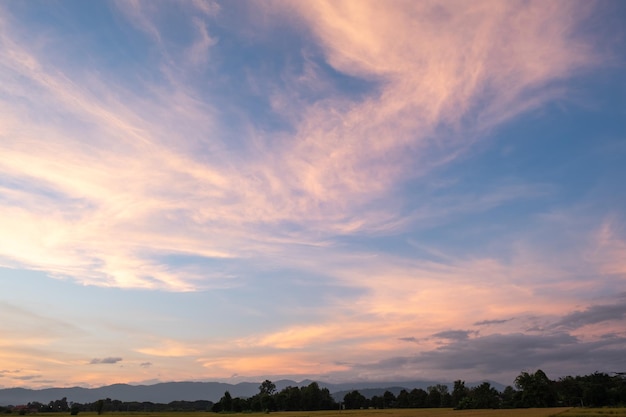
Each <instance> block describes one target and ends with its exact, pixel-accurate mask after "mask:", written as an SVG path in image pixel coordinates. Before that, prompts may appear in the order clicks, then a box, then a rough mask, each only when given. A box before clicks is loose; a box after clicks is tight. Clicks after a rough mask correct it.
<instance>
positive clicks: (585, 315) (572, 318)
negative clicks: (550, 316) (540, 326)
mask: <svg viewBox="0 0 626 417" xmlns="http://www.w3.org/2000/svg"><path fill="white" fill-rule="evenodd" d="M625 319H626V300H623V301H621V302H619V303H616V304H608V305H606V304H605V305H594V306H590V307H588V308H587V309H585V310H582V311H574V312H572V313H570V314H567V315H566V316H563V317H562V318H561V320H559V321H558V322H556V323H554V324H553V326H552V328H559V327H562V328H565V329H579V328H581V327H583V326H586V325H589V324H596V323H602V322H605V321H614V320H625Z"/></svg>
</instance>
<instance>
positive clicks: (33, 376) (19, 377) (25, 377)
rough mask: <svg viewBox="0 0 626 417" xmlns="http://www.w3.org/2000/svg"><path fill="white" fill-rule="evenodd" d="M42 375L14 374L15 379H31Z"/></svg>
mask: <svg viewBox="0 0 626 417" xmlns="http://www.w3.org/2000/svg"><path fill="white" fill-rule="evenodd" d="M41 377H42V375H24V376H14V377H13V379H19V380H20V381H31V380H33V379H38V378H41Z"/></svg>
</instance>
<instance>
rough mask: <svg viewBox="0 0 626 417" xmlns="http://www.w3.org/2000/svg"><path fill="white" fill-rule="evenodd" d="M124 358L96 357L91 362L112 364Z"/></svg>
mask: <svg viewBox="0 0 626 417" xmlns="http://www.w3.org/2000/svg"><path fill="white" fill-rule="evenodd" d="M121 360H122V358H114V357H109V358H102V359H99V358H94V359H92V360H91V362H89V363H90V364H92V365H93V364H97V363H104V364H112V363H118V362H120V361H121Z"/></svg>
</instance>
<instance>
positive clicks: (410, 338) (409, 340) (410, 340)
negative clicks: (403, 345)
mask: <svg viewBox="0 0 626 417" xmlns="http://www.w3.org/2000/svg"><path fill="white" fill-rule="evenodd" d="M398 340H402V341H403V342H417V339H416V338H414V337H399V338H398Z"/></svg>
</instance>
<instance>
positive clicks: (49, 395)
mask: <svg viewBox="0 0 626 417" xmlns="http://www.w3.org/2000/svg"><path fill="white" fill-rule="evenodd" d="M273 382H274V384H276V389H277V390H278V391H280V390H282V389H284V388H286V387H288V386H292V387H303V386H307V385H309V384H310V383H311V382H313V381H311V380H304V381H300V382H296V381H291V380H288V379H284V380H279V381H273ZM489 382H490V383H491V385H492V386H493V387H494V388H496V389H497V390H499V391H502V390H503V389H504V385H502V384H499V383H497V382H492V381H489ZM439 383H441V382H437V381H404V382H351V383H342V384H329V383H325V382H318V384H319V386H320V387H321V388H328V390H329V391H330V392H331V394H333V397H334V398H335V399H336V400H338V401H339V400H342V399H343V397H344V396H345V394H346V393H348V392H350V391H353V390H358V391H360V392H361V393H362V394H363V395H364V396H366V397H368V398H369V397H371V396H374V395H382V394H383V393H384V392H385V391H386V390H389V391H391V392H393V393H394V394H395V395H397V394H398V393H399V392H400V390H402V389H406V390H408V391H410V390H412V389H413V388H422V389H426V388H427V387H429V386H432V385H436V384H439ZM445 384H446V385H448V386H449V387H450V389H452V386H451V384H450V383H445ZM478 384H480V382H478V383H467V384H466V385H467V386H470V387H471V386H474V385H478ZM259 385H260V382H241V383H238V384H226V383H222V382H165V383H160V384H154V385H128V384H114V385H107V386H104V387H100V388H81V387H73V388H47V389H39V390H33V389H25V388H5V389H0V405H3V406H6V405H21V404H27V403H29V402H33V401H38V402H40V403H44V404H47V403H49V402H50V401H54V400H59V399H61V398H63V397H66V398H67V400H68V401H73V402H78V403H91V402H94V401H97V400H99V399H104V398H111V399H112V400H120V401H138V402H144V401H150V402H154V403H169V402H172V401H196V400H209V401H213V402H217V401H219V399H220V398H221V397H222V396H223V395H224V392H225V391H228V392H230V394H231V395H232V396H233V397H251V396H253V395H255V394H257V393H258V392H259Z"/></svg>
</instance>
